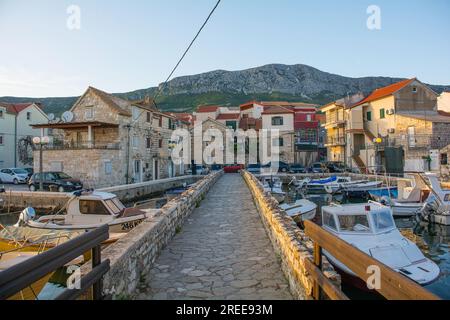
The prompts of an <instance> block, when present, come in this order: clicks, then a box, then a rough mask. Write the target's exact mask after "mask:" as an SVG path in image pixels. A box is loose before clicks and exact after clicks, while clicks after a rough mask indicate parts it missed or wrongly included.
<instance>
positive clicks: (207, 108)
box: [197, 106, 220, 113]
mask: <svg viewBox="0 0 450 320" xmlns="http://www.w3.org/2000/svg"><path fill="white" fill-rule="evenodd" d="M219 108H220V106H199V107H198V108H197V112H198V113H212V112H216V111H217V110H218V109H219Z"/></svg>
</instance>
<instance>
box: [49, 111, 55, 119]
mask: <svg viewBox="0 0 450 320" xmlns="http://www.w3.org/2000/svg"><path fill="white" fill-rule="evenodd" d="M48 120H49V121H53V120H55V114H54V113H50V114H49V115H48Z"/></svg>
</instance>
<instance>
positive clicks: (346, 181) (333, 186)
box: [306, 176, 367, 194]
mask: <svg viewBox="0 0 450 320" xmlns="http://www.w3.org/2000/svg"><path fill="white" fill-rule="evenodd" d="M363 183H367V181H364V180H358V181H352V178H351V177H336V176H333V177H330V178H328V179H322V180H312V181H310V182H308V183H307V184H306V190H307V191H308V192H312V193H330V194H335V193H339V192H342V191H343V190H344V188H345V187H346V186H350V185H358V184H363Z"/></svg>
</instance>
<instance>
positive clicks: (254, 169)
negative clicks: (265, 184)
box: [247, 164, 261, 174]
mask: <svg viewBox="0 0 450 320" xmlns="http://www.w3.org/2000/svg"><path fill="white" fill-rule="evenodd" d="M247 171H248V172H249V173H251V174H261V165H260V164H249V165H248V166H247Z"/></svg>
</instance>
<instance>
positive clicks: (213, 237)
mask: <svg viewBox="0 0 450 320" xmlns="http://www.w3.org/2000/svg"><path fill="white" fill-rule="evenodd" d="M137 298H138V299H155V300H161V299H175V300H178V299H211V300H213V299H228V300H230V299H239V300H241V299H242V300H248V299H263V300H264V299H292V296H291V294H290V293H289V289H288V283H287V281H286V279H285V278H284V275H283V273H282V271H281V267H280V263H279V261H278V259H277V257H276V255H275V253H274V251H273V248H272V244H271V243H270V240H269V238H268V236H267V235H266V232H265V230H264V227H263V224H262V222H261V219H260V217H259V215H258V212H257V210H256V207H255V205H254V203H253V199H252V195H251V193H250V191H249V189H248V188H247V186H246V184H245V182H244V180H243V179H242V178H241V176H240V175H238V174H227V175H224V176H223V177H222V178H220V180H219V181H218V182H217V183H216V185H215V186H214V187H213V188H212V189H211V190H210V192H209V193H208V195H207V196H206V198H205V200H203V201H202V203H201V205H200V207H199V208H197V209H195V211H194V212H193V213H192V215H191V216H190V217H189V218H188V220H187V221H186V223H185V225H184V226H183V228H182V230H181V231H180V233H179V234H177V235H176V236H175V238H174V239H173V240H172V241H171V242H170V244H169V245H168V247H166V248H165V249H164V250H163V251H162V253H161V255H160V256H159V257H158V259H157V260H156V263H155V266H154V268H153V269H152V270H151V272H150V274H148V275H147V276H146V277H145V282H144V284H143V286H142V287H141V288H140V291H139V294H138V296H137Z"/></svg>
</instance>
